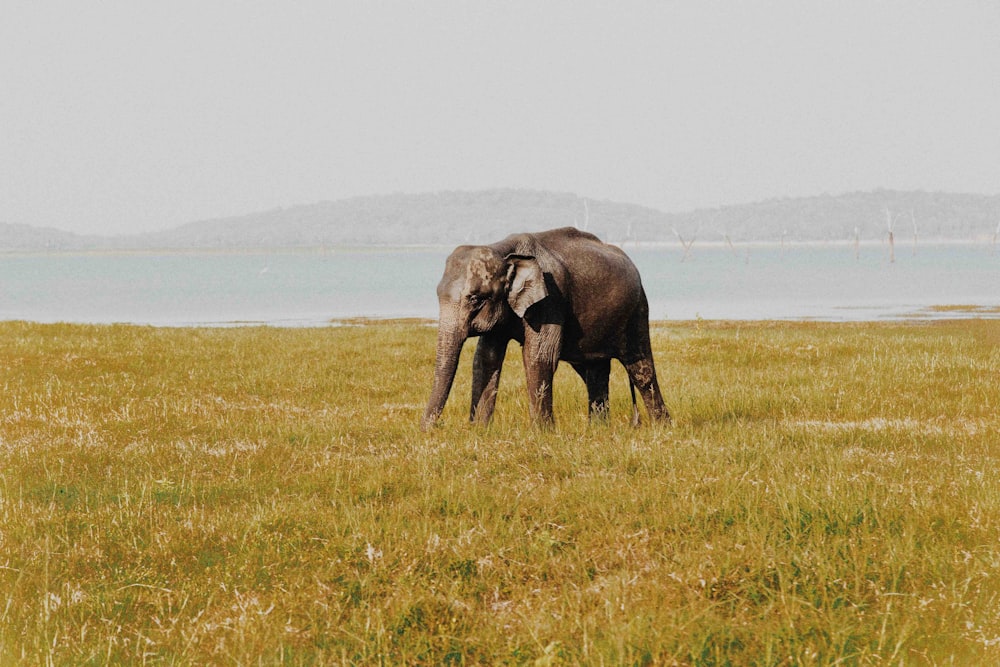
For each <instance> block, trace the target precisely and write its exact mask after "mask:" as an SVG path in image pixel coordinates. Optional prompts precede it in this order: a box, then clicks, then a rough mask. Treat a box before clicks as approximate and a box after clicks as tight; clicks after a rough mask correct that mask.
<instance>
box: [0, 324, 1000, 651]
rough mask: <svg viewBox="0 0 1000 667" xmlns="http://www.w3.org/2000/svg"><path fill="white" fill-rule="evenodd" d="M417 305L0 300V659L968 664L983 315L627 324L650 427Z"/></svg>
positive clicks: (986, 472)
mask: <svg viewBox="0 0 1000 667" xmlns="http://www.w3.org/2000/svg"><path fill="white" fill-rule="evenodd" d="M434 335H435V329H434V328H433V327H432V326H427V325H426V324H422V323H419V322H386V323H369V324H367V325H363V326H340V327H331V328H323V329H276V328H233V329H170V328H146V327H132V326H77V325H38V324H25V323H0V387H2V393H0V664H15V663H26V664H43V663H49V664H87V663H91V664H104V663H108V662H111V663H152V664H157V663H160V664H162V663H167V664H205V663H209V664H252V663H253V664H256V663H288V664H300V663H309V664H380V663H382V664H418V663H425V664H442V663H443V664H448V663H450V664H479V663H497V662H500V663H512V664H594V665H598V664H703V665H725V664H753V665H784V664H837V663H849V664H988V663H998V662H1000V481H998V476H997V474H996V471H997V467H998V456H1000V415H998V407H1000V322H996V321H986V320H983V321H977V320H970V321H962V322H939V323H920V324H911V323H900V324H877V323H865V324H820V323H706V322H692V323H676V324H674V323H671V324H666V323H658V324H655V325H654V330H653V344H654V353H655V355H656V361H657V364H658V368H659V373H660V377H661V384H662V385H663V388H664V394H665V399H666V401H667V404H668V406H669V407H670V408H671V411H672V413H673V416H674V424H673V425H672V426H670V427H659V426H650V425H648V424H647V425H644V426H642V427H640V428H638V429H633V428H630V427H629V425H628V421H629V416H630V410H631V408H630V405H629V401H628V391H627V386H626V381H625V378H624V373H623V372H622V369H621V367H620V366H615V368H614V374H613V377H612V417H611V420H610V422H609V423H607V424H588V423H587V421H586V417H585V414H586V398H585V396H586V394H585V391H584V387H583V384H582V383H581V382H580V381H579V379H578V378H577V377H576V375H575V374H574V373H572V372H571V371H569V370H568V369H566V368H563V369H562V370H561V371H560V372H559V374H558V375H557V382H556V388H555V404H556V420H557V426H556V428H555V429H554V430H552V431H540V430H537V429H534V428H532V427H531V426H530V425H529V424H528V419H527V405H526V397H525V396H524V382H523V374H522V372H521V369H520V360H519V356H520V355H519V350H517V349H516V346H515V347H514V349H512V350H511V354H510V355H509V357H508V362H507V365H506V367H505V369H504V379H503V383H502V387H501V394H500V399H499V401H498V406H497V413H496V419H495V421H494V423H493V425H492V426H490V427H489V428H474V427H471V426H470V425H469V424H468V423H467V411H468V405H467V401H468V394H469V375H470V371H469V366H470V359H471V345H470V346H467V349H466V351H465V354H464V355H463V365H462V367H461V368H460V370H459V375H458V379H457V381H456V386H455V388H454V390H453V392H452V398H451V400H450V402H449V404H448V407H447V409H446V411H445V413H444V415H443V418H442V424H441V426H440V427H439V428H437V429H435V430H433V431H431V432H429V433H426V434H425V433H422V432H421V431H420V430H419V429H418V421H419V416H420V413H421V411H422V408H423V404H424V401H425V400H426V398H427V392H428V391H429V387H430V380H431V370H432V367H433V354H434Z"/></svg>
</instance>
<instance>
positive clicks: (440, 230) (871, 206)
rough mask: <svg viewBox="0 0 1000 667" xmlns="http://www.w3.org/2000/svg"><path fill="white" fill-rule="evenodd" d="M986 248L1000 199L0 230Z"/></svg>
mask: <svg viewBox="0 0 1000 667" xmlns="http://www.w3.org/2000/svg"><path fill="white" fill-rule="evenodd" d="M890 221H891V222H892V225H893V228H894V231H895V234H896V236H897V238H913V235H914V229H915V230H916V234H917V236H918V238H920V239H923V240H932V239H936V240H960V241H975V240H989V239H993V238H995V235H996V233H997V232H998V231H1000V195H992V196H991V195H974V194H952V193H940V192H922V191H894V190H875V191H873V192H854V193H847V194H842V195H819V196H814V197H797V198H783V199H771V200H767V201H761V202H756V203H752V204H741V205H735V206H724V207H720V208H713V209H699V210H695V211H690V212H686V213H665V212H662V211H658V210H656V209H652V208H648V207H644V206H638V205H635V204H625V203H619V202H612V201H606V200H595V199H590V198H586V197H580V196H578V195H575V194H570V193H558V192H546V191H536V190H482V191H472V192H437V193H426V194H414V195H408V194H393V195H382V196H371V197H354V198H351V199H343V200H339V201H329V202H319V203H315V204H306V205H301V206H293V207H289V208H280V209H274V210H270V211H261V212H258V213H252V214H249V215H242V216H234V217H228V218H219V219H213V220H203V221H199V222H192V223H188V224H184V225H180V226H178V227H174V228H172V229H168V230H164V231H160V232H153V233H146V234H135V235H121V236H109V237H102V236H94V235H86V236H85V235H77V234H73V233H70V232H64V231H60V230H56V229H47V228H36V227H29V226H27V225H16V224H4V223H0V252H10V251H76V250H78V251H86V250H248V249H266V248H320V247H330V246H343V245H448V246H450V245H457V244H461V243H484V242H491V241H495V240H499V239H500V238H502V237H503V236H505V235H507V234H509V233H513V232H518V231H538V230H542V229H549V228H553V227H564V226H575V227H579V228H581V229H587V230H589V231H591V232H593V233H595V234H597V235H598V236H600V237H601V238H603V239H605V240H607V241H610V242H615V243H622V242H639V243H642V242H676V241H677V240H678V239H679V238H683V239H684V240H685V241H688V242H690V241H692V240H699V241H719V242H721V241H729V242H733V243H739V242H779V241H850V240H855V239H860V240H869V241H870V240H880V239H884V238H886V236H887V234H888V230H889V224H890Z"/></svg>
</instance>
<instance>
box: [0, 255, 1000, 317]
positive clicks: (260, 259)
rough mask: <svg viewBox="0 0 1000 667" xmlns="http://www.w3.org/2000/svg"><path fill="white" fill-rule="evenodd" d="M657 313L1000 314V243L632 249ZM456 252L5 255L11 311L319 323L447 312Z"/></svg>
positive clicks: (2, 270)
mask: <svg viewBox="0 0 1000 667" xmlns="http://www.w3.org/2000/svg"><path fill="white" fill-rule="evenodd" d="M625 250H626V252H627V253H628V254H629V255H630V256H631V257H632V259H633V260H634V261H635V263H636V265H637V266H638V267H639V271H640V273H641V274H642V279H643V284H644V285H645V288H646V292H647V295H648V297H649V301H650V315H651V317H652V319H670V320H688V319H696V318H699V317H700V318H705V319H744V320H745V319H816V320H833V321H849V320H880V319H901V318H909V317H932V316H940V313H936V312H935V311H931V310H928V309H930V308H932V307H935V306H946V305H967V306H979V307H982V308H983V310H982V311H980V312H977V313H972V312H964V311H960V312H957V313H955V312H950V313H948V316H951V317H954V316H969V315H975V316H987V317H1000V312H997V311H998V308H997V307H998V306H1000V253H995V252H994V249H993V248H992V247H991V246H990V245H989V244H985V243H981V244H971V243H969V244H954V243H953V244H921V245H920V246H918V247H917V248H916V251H915V252H914V251H913V249H912V247H911V246H903V245H899V246H897V248H896V261H895V262H890V261H889V256H888V248H887V246H886V245H885V244H870V245H862V246H861V247H860V249H859V250H858V251H857V254H856V249H855V247H854V246H853V245H846V244H817V245H786V246H776V245H737V246H734V247H727V246H722V245H711V246H710V245H703V246H700V247H699V245H698V244H695V245H694V246H692V248H691V251H690V253H689V255H687V256H686V257H685V255H684V253H683V251H682V248H681V247H680V246H679V245H668V246H659V247H649V246H644V247H632V246H630V245H626V246H625ZM449 252H450V249H448V248H428V249H353V250H349V249H345V250H328V251H325V252H318V251H317V252H273V253H243V254H240V253H232V254H228V253H218V254H212V253H163V254H93V255H90V254H50V255H15V254H12V255H0V319H3V320H30V321H36V322H56V321H65V322H82V323H110V322H127V323H137V324H153V325H161V326H180V325H212V326H228V325H240V324H258V323H262V324H269V325H274V326H312V325H322V324H328V323H330V322H331V321H333V320H337V319H346V318H354V317H374V318H390V317H422V318H436V317H437V300H436V297H435V293H434V289H435V286H436V285H437V282H438V280H439V279H440V277H441V273H442V271H443V269H444V260H445V257H447V255H448V253H449Z"/></svg>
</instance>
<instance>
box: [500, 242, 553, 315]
mask: <svg viewBox="0 0 1000 667" xmlns="http://www.w3.org/2000/svg"><path fill="white" fill-rule="evenodd" d="M546 296H548V291H547V290H546V289H545V276H544V275H543V274H542V267H540V266H539V265H538V260H536V259H535V258H534V257H530V256H528V255H507V302H508V303H509V304H510V307H511V308H513V309H514V312H515V313H517V316H518V317H524V313H525V312H527V310H528V308H530V307H531V306H533V305H534V304H536V303H538V302H539V301H541V300H542V299H544V298H545V297H546Z"/></svg>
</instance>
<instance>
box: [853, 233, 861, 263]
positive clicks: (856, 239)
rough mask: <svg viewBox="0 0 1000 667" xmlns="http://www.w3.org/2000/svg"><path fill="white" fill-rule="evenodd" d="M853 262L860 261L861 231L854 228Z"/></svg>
mask: <svg viewBox="0 0 1000 667" xmlns="http://www.w3.org/2000/svg"><path fill="white" fill-rule="evenodd" d="M854 261H855V262H859V261H861V230H860V229H858V226H857V225H855V226H854Z"/></svg>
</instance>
